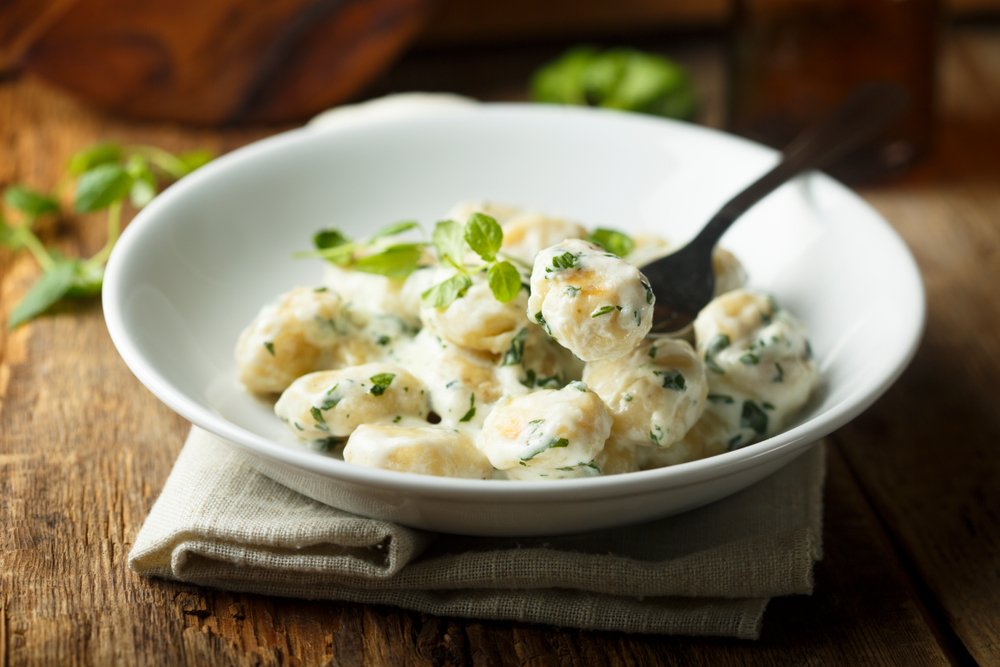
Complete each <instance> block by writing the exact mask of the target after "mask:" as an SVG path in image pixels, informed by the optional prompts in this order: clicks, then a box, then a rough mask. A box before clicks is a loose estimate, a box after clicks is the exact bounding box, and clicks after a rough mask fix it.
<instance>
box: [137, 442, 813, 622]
mask: <svg viewBox="0 0 1000 667" xmlns="http://www.w3.org/2000/svg"><path fill="white" fill-rule="evenodd" d="M248 456H250V454H248V453H245V452H244V451H243V450H242V449H240V448H239V447H238V446H236V445H234V444H232V443H228V442H226V441H224V440H220V439H218V438H216V437H215V436H212V435H210V434H209V433H207V432H205V431H203V430H201V429H199V428H197V427H193V428H192V430H191V433H190V435H189V437H188V440H187V442H186V443H185V445H184V448H183V450H182V451H181V454H180V456H179V457H178V459H177V462H176V464H175V465H174V469H173V471H172V472H171V473H170V477H169V478H168V479H167V483H166V485H165V486H164V488H163V492H162V493H161V494H160V497H159V499H158V500H157V501H156V503H155V505H154V506H153V509H152V510H151V511H150V514H149V516H148V517H147V519H146V521H145V523H144V524H143V526H142V528H141V530H140V531H139V534H138V536H137V537H136V541H135V544H134V546H133V548H132V551H131V553H130V554H129V566H130V567H131V568H132V569H133V570H134V571H135V572H137V573H139V574H141V575H143V576H147V577H159V578H163V579H171V580H175V581H181V582H186V583H192V584H199V585H204V586H211V587H214V588H220V589H225V590H230V591H239V592H250V593H261V594H266V595H280V596H291V597H301V598H309V599H328V600H345V601H352V602H363V603H372V604H387V605H394V606H398V607H402V608H405V609H410V610H415V611H419V612H425V613H430V614H435V615H441V616H454V617H464V618H479V619H494V620H515V621H527V622H535V623H545V624H551V625H556V626H564V627H573V628H581V629H588V630H613V631H624V632H639V633H660V634H678V635H711V636H728V637H738V638H743V639H756V638H757V637H758V635H759V633H760V626H761V621H762V618H763V614H764V608H765V606H766V605H767V602H768V600H769V599H770V598H771V597H774V596H779V595H792V594H802V593H805V594H808V593H811V592H812V587H813V581H812V567H813V563H814V562H815V561H816V560H818V559H820V558H821V556H822V546H821V545H822V542H821V535H822V531H821V517H822V489H823V480H824V475H825V461H826V458H825V448H824V445H823V443H822V442H820V443H817V444H816V445H815V446H813V447H811V448H810V449H809V450H808V451H806V452H805V453H804V454H803V455H801V456H799V457H798V458H797V459H796V460H795V461H793V462H792V463H790V464H789V465H788V466H786V467H785V468H783V469H782V470H780V471H778V472H777V473H775V474H774V475H772V476H770V477H768V478H767V479H765V480H763V481H761V482H759V483H757V484H755V485H753V486H752V487H750V488H748V489H745V490H743V491H741V492H739V493H736V494H734V495H732V496H730V497H728V498H725V499H723V500H720V501H718V502H716V503H713V504H711V505H709V506H706V507H702V508H699V509H696V510H692V511H690V512H687V513H685V514H682V515H679V516H674V517H669V518H666V519H659V520H656V521H651V522H648V523H643V524H638V525H633V526H627V527H622V528H614V529H608V530H602V531H597V532H592V533H585V534H578V535H568V536H556V537H546V538H483V537H463V536H456V535H445V534H434V533H430V532H427V531H423V530H418V529H414V528H408V527H405V526H399V525H395V524H392V523H390V522H386V521H379V520H375V519H366V518H363V517H359V516H356V515H353V514H350V513H348V512H344V511H342V510H339V509H336V508H334V507H330V506H328V505H324V504H322V503H319V502H317V501H315V500H312V499H310V498H307V497H305V496H302V495H300V494H298V493H296V492H294V491H292V490H290V489H288V488H286V487H283V486H281V485H280V484H278V483H277V482H275V481H273V480H271V479H269V478H268V477H265V476H264V475H262V474H261V473H259V472H257V471H256V470H255V468H254V467H253V465H252V463H251V461H250V459H248V458H247V457H248ZM516 483H517V482H511V484H516ZM553 483H555V484H558V483H559V482H553Z"/></svg>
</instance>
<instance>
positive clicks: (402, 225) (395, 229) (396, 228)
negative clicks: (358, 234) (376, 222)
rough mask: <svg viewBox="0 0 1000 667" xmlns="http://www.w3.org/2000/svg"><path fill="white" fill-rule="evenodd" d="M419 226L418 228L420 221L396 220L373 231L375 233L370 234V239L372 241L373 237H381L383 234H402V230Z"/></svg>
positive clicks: (405, 230)
mask: <svg viewBox="0 0 1000 667" xmlns="http://www.w3.org/2000/svg"><path fill="white" fill-rule="evenodd" d="M419 228H420V223H419V222H414V221H412V220H407V221H406V222H397V223H394V224H391V225H389V226H388V227H383V228H382V229H380V230H378V231H377V232H375V235H374V236H372V241H374V240H375V239H380V238H383V237H385V236H396V235H397V234H402V233H403V232H407V231H409V230H411V229H419Z"/></svg>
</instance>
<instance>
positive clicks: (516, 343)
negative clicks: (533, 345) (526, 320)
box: [500, 329, 528, 366]
mask: <svg viewBox="0 0 1000 667" xmlns="http://www.w3.org/2000/svg"><path fill="white" fill-rule="evenodd" d="M527 340H528V330H527V329H521V330H520V331H518V332H517V335H515V336H514V339H513V340H512V341H511V343H510V349H509V350H507V351H506V352H504V355H503V359H501V361H500V365H501V366H513V365H515V364H519V363H521V359H522V358H523V357H524V343H525V341H527Z"/></svg>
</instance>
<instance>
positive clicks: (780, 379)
mask: <svg viewBox="0 0 1000 667" xmlns="http://www.w3.org/2000/svg"><path fill="white" fill-rule="evenodd" d="M774 367H775V368H776V369H778V374H777V375H775V376H774V377H773V378H771V382H784V381H785V369H784V368H782V367H781V364H779V363H778V362H777V361H776V362H774Z"/></svg>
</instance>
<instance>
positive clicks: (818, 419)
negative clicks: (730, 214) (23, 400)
mask: <svg viewBox="0 0 1000 667" xmlns="http://www.w3.org/2000/svg"><path fill="white" fill-rule="evenodd" d="M776 161H777V154H776V153H775V152H774V151H772V150H770V149H766V148H763V147H761V146H759V145H756V144H753V143H751V142H748V141H744V140H741V139H737V138H734V137H731V136H728V135H725V134H723V133H720V132H715V131H712V130H708V129H705V128H700V127H697V126H692V125H688V124H684V123H677V122H671V121H667V120H661V119H655V118H649V117H644V116H638V115H631V114H624V113H616V112H605V111H597V110H592V109H580V108H560V107H548V106H536V105H472V106H468V107H464V106H463V107H455V108H450V109H442V110H439V111H435V112H433V113H425V114H422V115H420V116H417V117H411V118H405V117H404V118H388V119H380V120H378V121H372V122H369V123H353V124H351V125H349V126H346V127H337V126H333V127H307V128H303V129H300V130H295V131H292V132H288V133H284V134H281V135H277V136H275V137H272V138H269V139H266V140H264V141H261V142H258V143H256V144H253V145H250V146H247V147H245V148H242V149H240V150H237V151H234V152H233V153H230V154H228V155H225V156H223V157H221V158H219V159H217V160H216V161H215V162H213V163H211V164H209V165H208V166H206V167H204V168H202V169H200V170H199V171H198V172H196V173H195V174H193V175H191V176H189V177H187V178H185V179H183V180H182V181H181V182H179V183H177V184H175V185H173V186H172V187H170V188H169V189H168V190H167V191H166V192H164V193H163V194H162V195H161V196H160V197H158V198H157V199H156V200H154V202H153V203H152V204H150V205H149V206H148V207H147V208H146V209H144V210H143V211H142V212H141V213H140V214H139V215H138V216H137V217H136V218H135V220H134V221H133V222H132V223H131V224H130V225H129V226H128V228H127V229H126V230H125V232H124V234H123V235H122V238H121V240H120V241H119V243H118V246H117V247H116V248H115V251H114V253H113V254H112V257H111V260H110V262H109V265H108V270H107V275H106V278H105V286H104V308H105V315H106V318H107V322H108V327H109V330H110V332H111V336H112V339H113V340H114V343H115V345H116V346H117V347H118V350H119V351H120V353H121V355H122V357H123V358H124V360H125V361H126V363H127V364H128V365H129V367H130V368H131V369H132V371H133V372H134V373H135V374H136V376H137V377H138V378H139V380H140V381H142V382H143V384H145V385H146V386H147V387H148V388H149V389H150V390H151V391H152V392H153V393H154V394H155V395H156V396H157V397H159V398H160V399H161V400H162V401H163V402H164V403H165V404H167V405H168V406H170V407H171V408H172V409H174V410H175V411H177V412H178V413H179V414H180V415H182V416H183V417H185V418H186V419H188V420H190V421H191V422H193V423H194V424H196V425H198V426H200V427H202V428H204V429H206V430H208V431H210V432H211V433H214V434H215V435H217V436H219V437H220V438H223V439H225V440H228V441H230V442H231V443H233V444H234V446H236V447H239V448H240V449H242V450H243V451H244V452H245V453H246V455H247V457H248V460H250V461H251V462H253V464H254V465H255V466H257V467H258V469H260V470H261V471H262V472H264V473H265V474H267V475H269V476H271V477H273V478H275V479H277V480H278V481H280V482H282V483H284V484H286V485H287V486H290V487H292V488H294V489H296V490H298V491H300V492H302V493H305V494H307V495H309V496H311V497H314V498H316V499H318V500H321V501H323V502H326V503H328V504H331V505H334V506H337V507H341V508H343V509H346V510H349V511H352V512H356V513H358V514H362V515H365V516H371V517H376V518H382V519H389V520H393V521H397V522H400V523H403V524H407V525H411V526H416V527H420V528H427V529H431V530H440V531H448V532H456V533H465V534H491V535H516V534H521V535H529V534H532V535H540V534H546V533H551V534H555V533H566V532H576V531H584V530H590V529H597V528H602V527H606V526H611V525H617V524H625V523H629V522H636V521H641V520H646V519H651V518H654V517H659V516H665V515H669V514H672V513H677V512H681V511H684V510H686V509H689V508H692V507H696V506H699V505H702V504H705V503H708V502H711V501H714V500H717V499H719V498H722V497H724V496H725V495H727V494H730V493H733V492H735V491H737V490H739V489H742V488H744V487H746V486H748V485H749V484H752V483H753V482H755V481H758V480H759V479H761V478H763V477H764V476H766V475H768V474H770V473H771V472H773V471H775V470H777V469H778V468H780V467H782V466H783V465H785V464H786V463H788V462H789V461H791V460H792V459H793V458H794V457H795V456H797V455H798V454H800V453H802V452H803V451H804V448H806V447H807V446H809V445H810V444H812V443H814V442H815V441H816V440H817V439H819V438H820V437H822V436H824V435H826V434H828V433H830V432H831V431H833V430H834V429H836V428H837V427H839V426H841V425H842V424H844V423H846V422H847V421H848V420H850V419H851V418H853V417H854V416H856V415H857V414H858V413H859V412H861V411H862V410H864V409H865V408H866V407H867V406H868V405H869V404H871V402H872V401H874V400H875V398H877V397H878V396H879V395H880V394H881V393H882V392H883V391H884V390H885V389H886V388H887V387H888V386H889V385H890V384H891V383H892V382H893V380H894V379H895V378H896V377H897V376H898V375H899V373H900V372H901V371H902V369H903V368H904V367H905V365H906V364H907V362H908V361H909V359H910V357H911V356H912V354H913V352H914V350H915V348H916V345H917V343H918V341H919V338H920V334H921V331H922V326H923V319H924V295H923V288H922V282H921V279H920V274H919V271H918V269H917V266H916V264H915V262H914V260H913V258H912V256H911V255H910V253H909V251H908V250H907V248H906V246H905V244H904V243H903V242H902V241H901V239H900V238H899V236H898V235H897V234H896V233H895V231H894V230H893V229H892V228H891V227H890V226H889V225H888V224H887V223H886V222H885V221H884V220H883V219H882V218H881V217H880V216H879V215H878V214H877V213H875V212H874V211H873V210H872V209H871V208H870V207H869V206H868V205H866V204H865V203H864V202H863V201H862V200H860V199H859V198H858V197H857V196H855V195H854V194H853V193H851V192H850V191H849V190H848V189H846V188H845V187H843V186H841V185H840V184H838V183H837V182H835V181H833V180H832V179H830V178H827V177H826V176H824V175H822V174H811V175H807V176H805V177H802V178H799V179H798V180H796V181H793V182H791V183H789V184H786V185H785V186H783V187H782V188H781V189H779V190H778V191H777V192H775V193H774V194H773V195H771V196H770V197H769V198H767V199H765V200H764V201H763V202H761V203H760V204H759V205H758V206H757V207H756V208H754V209H753V210H752V211H750V212H749V213H748V214H747V215H746V216H745V217H744V218H743V219H742V220H740V221H739V222H738V223H737V224H736V225H735V226H734V227H733V229H731V230H730V231H729V233H727V234H726V236H725V237H724V238H723V241H722V245H723V246H725V247H727V248H728V249H730V250H732V251H733V252H734V253H735V254H736V255H737V256H738V257H739V258H740V260H741V261H742V262H743V264H744V266H745V267H746V269H747V271H748V273H749V276H750V286H751V287H753V288H756V289H761V290H765V291H769V292H772V293H774V294H775V295H776V296H777V298H778V300H779V302H780V303H781V304H782V305H784V306H786V307H787V308H789V309H790V310H791V311H792V312H794V313H795V314H797V315H798V316H799V317H801V318H803V319H804V320H805V321H806V322H807V323H808V325H809V328H810V333H811V342H812V347H813V350H814V352H815V354H816V356H817V358H818V359H819V361H820V364H821V369H822V373H823V383H822V387H821V389H820V391H819V392H818V394H817V395H816V396H815V398H814V400H812V401H811V402H810V404H809V405H808V406H807V409H806V410H805V411H804V413H803V414H802V415H801V417H800V418H799V419H798V420H797V421H796V422H795V424H794V425H793V427H792V428H791V429H789V430H788V431H786V432H785V433H782V434H780V435H778V436H776V437H774V438H771V439H769V440H766V441H764V442H761V443H758V444H755V445H752V446H749V447H746V448H743V449H740V450H736V451H733V452H729V453H726V454H723V455H720V456H716V457H713V458H710V459H705V460H702V461H695V462H691V463H686V464H682V465H678V466H673V467H670V468H662V469H658V470H650V471H644V472H638V473H631V474H628V475H618V476H609V477H598V478H589V479H575V480H560V481H558V482H504V481H478V480H460V479H446V478H437V477H429V476H421V475H411V474H404V473H396V472H390V471H382V470H372V469H368V468H362V467H358V466H352V465H349V464H347V463H344V462H343V461H341V460H337V459H335V458H331V457H329V456H326V455H323V454H319V453H316V452H313V451H310V450H309V449H307V448H306V447H304V446H302V445H301V444H299V443H298V442H297V441H296V440H295V439H294V437H292V436H291V434H290V433H288V432H287V430H286V429H285V427H284V425H283V424H281V422H280V421H279V420H278V419H277V418H276V417H275V416H274V415H273V413H272V412H271V404H270V403H269V402H267V401H262V400H260V399H257V398H255V397H253V396H252V395H250V394H248V393H247V392H245V391H243V389H242V388H241V387H240V385H239V384H238V383H237V382H236V380H235V362H234V361H233V348H234V346H235V342H236V339H237V336H238V335H239V333H240V331H241V330H242V329H243V327H245V326H246V325H247V324H248V323H249V322H250V320H251V319H252V318H253V316H254V315H255V314H256V312H257V311H258V310H259V309H260V307H261V306H262V305H263V304H264V303H265V302H266V301H267V300H269V299H270V298H272V297H273V296H275V295H277V294H279V293H281V292H283V291H286V290H288V289H290V288H291V287H293V286H296V285H303V284H309V285H311V284H318V283H319V282H320V279H321V275H322V265H321V262H320V261H319V260H301V259H292V257H291V255H292V253H293V252H294V251H298V250H304V249H308V248H309V247H310V243H311V237H312V235H313V234H314V233H315V232H316V231H317V230H318V229H320V228H323V227H328V226H337V227H340V228H341V229H344V230H346V231H347V232H349V233H351V234H353V235H357V236H362V235H364V234H366V233H370V232H371V231H373V230H374V229H377V228H379V227H382V226H384V225H386V224H389V223H391V222H396V221H399V220H411V219H416V220H419V221H421V222H422V223H424V224H425V225H426V226H428V227H430V226H433V224H434V222H435V221H437V220H438V219H440V218H441V216H443V215H444V214H445V212H446V211H447V210H448V209H449V208H450V207H451V206H452V205H453V204H454V203H456V202H458V201H462V200H468V199H485V200H492V201H497V202H505V203H511V204H517V205H523V206H527V207H531V208H535V209H539V210H543V211H546V212H549V213H552V214H555V215H560V216H564V217H567V218H571V219H575V220H578V221H580V222H582V223H584V224H586V225H588V226H591V227H592V226H598V225H599V226H603V227H613V228H618V229H622V230H625V231H628V232H632V233H634V232H639V231H649V232H655V233H658V234H661V235H663V236H666V237H667V238H668V239H670V240H671V241H675V242H683V241H685V240H686V239H687V238H690V236H692V235H693V234H694V232H695V231H696V230H697V229H698V228H699V227H700V225H702V224H703V223H704V222H705V221H706V220H707V219H708V218H709V217H710V216H711V214H712V213H714V212H715V210H716V209H717V208H718V207H719V206H720V205H721V204H722V203H723V202H724V201H725V200H726V199H728V198H729V197H730V196H731V195H732V194H734V193H735V192H737V191H738V190H740V189H741V188H742V187H744V186H745V185H746V184H748V183H749V182H751V181H752V180H754V179H755V178H756V177H757V176H758V175H760V174H761V173H763V172H764V171H766V170H767V169H768V168H769V167H770V166H772V165H773V164H774V163H775V162H776Z"/></svg>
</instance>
